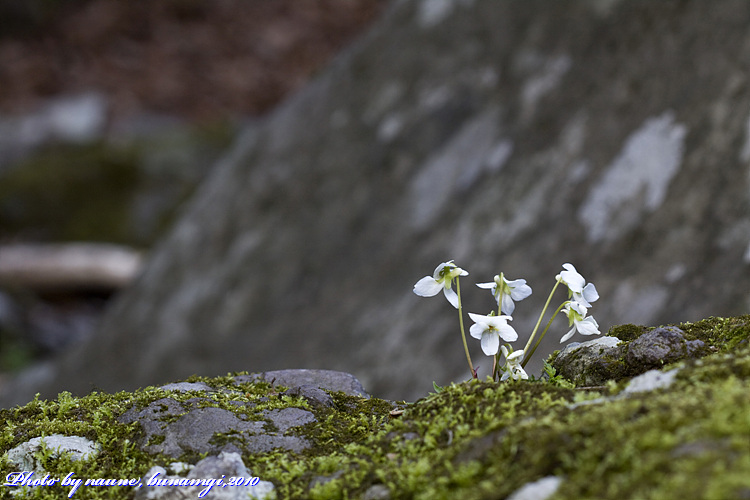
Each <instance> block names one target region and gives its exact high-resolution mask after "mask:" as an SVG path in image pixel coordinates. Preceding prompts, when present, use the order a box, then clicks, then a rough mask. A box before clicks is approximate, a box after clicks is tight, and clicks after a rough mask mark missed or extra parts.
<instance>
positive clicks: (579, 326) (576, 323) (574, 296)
mask: <svg viewBox="0 0 750 500" xmlns="http://www.w3.org/2000/svg"><path fill="white" fill-rule="evenodd" d="M468 275H469V273H468V272H467V271H465V270H463V269H461V268H460V267H458V266H457V265H456V264H454V263H453V261H452V260H450V261H448V262H443V263H441V264H440V265H439V266H437V267H436V268H435V272H434V273H433V275H432V276H425V277H424V278H422V279H421V280H419V281H418V282H417V283H416V284H415V285H414V293H415V294H417V295H419V296H422V297H432V296H434V295H437V294H438V293H440V291H441V290H442V291H443V293H444V294H445V298H446V299H448V302H450V303H451V305H452V306H453V307H455V308H456V309H458V314H459V323H460V326H461V335H462V338H463V343H464V351H465V353H466V359H467V361H468V363H469V368H470V369H471V372H472V376H473V377H474V378H477V374H476V370H475V369H474V365H473V364H472V362H471V356H470V355H469V349H468V346H467V345H466V334H465V332H464V327H463V313H462V309H461V291H460V285H459V277H460V276H468ZM454 281H455V284H456V290H455V291H454V290H453V288H452V286H453V283H454ZM560 283H562V284H564V285H565V286H566V287H567V288H568V300H566V301H564V302H563V303H562V304H560V306H559V307H558V308H557V310H556V311H555V312H554V314H553V315H552V317H551V318H550V319H549V322H548V323H547V326H546V328H545V329H544V330H543V331H542V332H541V334H540V336H539V338H538V339H537V341H536V343H535V344H534V345H533V347H532V342H533V341H534V339H535V337H536V334H537V331H538V330H539V326H540V324H541V321H542V319H543V318H544V315H545V313H546V311H547V307H548V306H549V303H550V301H551V299H552V296H553V295H554V293H555V291H556V290H557V287H558V285H559V284H560ZM477 286H478V287H480V288H483V289H488V290H489V291H490V292H491V293H492V296H493V297H494V298H495V301H496V302H497V305H498V309H497V313H495V311H492V312H490V314H488V315H482V314H475V313H469V318H470V319H471V320H472V321H473V322H474V324H473V325H472V326H471V328H470V329H469V334H470V335H471V336H472V337H473V338H475V339H477V340H479V341H480V344H481V347H482V352H484V354H486V355H487V356H492V357H493V358H494V365H493V368H492V378H493V379H495V380H498V379H499V380H501V381H502V380H507V379H513V380H521V379H528V378H529V376H528V374H527V373H526V371H525V370H524V367H525V366H526V363H528V361H529V359H530V358H531V356H532V355H533V354H534V352H535V351H536V348H537V347H538V346H539V343H540V342H541V340H542V338H544V336H545V334H546V333H547V330H549V327H550V325H551V324H552V320H554V319H555V316H557V314H558V313H560V312H561V311H562V312H563V314H565V315H566V316H567V317H568V323H569V324H568V326H569V327H571V328H570V330H569V331H568V332H567V333H566V334H565V335H563V337H562V338H561V339H560V342H561V343H562V342H565V341H567V340H568V339H570V338H571V337H572V336H573V335H574V334H575V333H576V332H578V333H580V334H582V335H598V334H599V333H601V332H600V331H599V324H598V323H597V322H596V320H595V319H594V317H593V316H589V315H588V310H589V309H590V308H591V303H592V302H595V301H596V300H598V299H599V294H598V292H597V291H596V287H595V286H594V284H593V283H588V284H587V283H586V280H585V279H584V277H583V276H581V275H580V274H579V273H578V271H577V270H576V268H575V267H574V266H573V265H572V264H567V263H566V264H563V271H562V272H560V274H558V275H557V276H556V277H555V285H554V286H553V287H552V291H551V292H550V294H549V297H548V298H547V303H546V304H545V306H544V309H542V313H541V315H540V316H539V321H537V323H536V326H535V327H534V330H533V331H532V332H531V335H530V336H529V339H528V341H527V343H526V346H525V347H524V348H523V349H521V350H517V351H514V350H513V348H512V347H511V346H510V344H509V343H510V342H515V341H516V340H518V333H517V332H516V330H515V329H514V328H513V327H512V326H510V325H509V324H508V322H509V321H512V320H513V317H512V316H511V314H513V311H515V308H516V304H515V303H516V302H518V301H521V300H523V299H525V298H527V297H528V296H530V295H531V287H530V286H529V285H527V284H526V280H523V279H517V280H508V279H506V278H505V275H504V274H503V273H500V274H499V275H497V276H495V278H494V280H493V281H491V282H489V283H478V284H477ZM501 341H502V342H506V344H502V342H501ZM501 354H502V357H503V358H504V359H505V363H504V364H503V365H502V366H500V364H499V360H500V355H501ZM501 372H502V375H501Z"/></svg>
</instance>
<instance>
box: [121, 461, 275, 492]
mask: <svg viewBox="0 0 750 500" xmlns="http://www.w3.org/2000/svg"><path fill="white" fill-rule="evenodd" d="M144 477H145V479H144V486H143V488H139V489H138V490H137V491H136V494H135V499H136V500H177V499H184V498H196V497H197V498H207V499H209V500H211V499H213V500H248V499H257V500H265V499H268V498H274V495H273V491H274V487H273V484H272V483H270V482H268V481H259V482H258V483H257V484H255V485H249V486H233V487H224V488H222V487H221V485H216V484H215V483H211V482H210V480H211V479H214V480H215V479H219V478H225V477H227V478H228V477H235V478H240V477H242V478H245V479H251V478H253V475H252V473H251V472H250V471H248V470H247V467H245V464H244V463H243V462H242V457H241V456H240V455H239V454H237V453H227V452H221V453H219V455H218V456H211V457H206V458H204V459H203V460H201V461H200V462H198V463H197V464H195V466H194V467H191V470H190V472H188V474H187V475H186V476H177V475H172V476H170V475H168V474H167V471H166V470H165V469H164V468H163V467H159V466H154V467H152V468H151V469H149V471H148V473H146V475H145V476H144ZM152 478H156V479H160V480H163V481H165V482H164V483H162V484H163V486H162V485H156V484H154V485H152V486H148V480H150V479H152ZM182 478H188V479H194V480H201V481H204V483H203V484H200V485H195V486H175V485H173V484H174V483H175V482H178V484H179V481H180V480H181V479H182Z"/></svg>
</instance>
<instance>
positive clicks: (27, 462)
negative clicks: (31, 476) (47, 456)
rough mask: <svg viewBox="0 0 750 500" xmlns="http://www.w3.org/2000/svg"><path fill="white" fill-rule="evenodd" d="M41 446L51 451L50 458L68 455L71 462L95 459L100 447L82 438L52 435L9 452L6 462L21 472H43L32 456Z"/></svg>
mask: <svg viewBox="0 0 750 500" xmlns="http://www.w3.org/2000/svg"><path fill="white" fill-rule="evenodd" d="M42 446H45V447H46V448H47V449H49V450H53V452H52V456H61V455H62V454H69V455H70V457H71V458H72V459H73V460H88V459H89V458H93V457H95V456H96V455H97V454H98V453H99V451H100V450H101V445H99V444H98V443H94V442H92V441H89V440H88V439H86V438H84V437H80V436H65V435H62V434H52V435H50V436H44V437H36V438H33V439H30V440H28V441H26V442H25V443H22V444H20V445H18V446H16V447H15V448H13V449H11V450H9V451H8V454H7V458H8V461H9V462H10V463H11V464H13V465H15V466H16V467H18V468H19V469H20V470H21V471H36V472H43V469H42V468H41V465H40V464H39V463H38V460H37V458H36V457H35V456H34V455H35V454H36V453H38V452H39V451H40V450H41V448H42Z"/></svg>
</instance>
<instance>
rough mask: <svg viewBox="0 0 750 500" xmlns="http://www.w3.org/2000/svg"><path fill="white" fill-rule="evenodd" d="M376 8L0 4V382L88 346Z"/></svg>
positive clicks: (325, 1) (181, 2) (360, 4)
mask: <svg viewBox="0 0 750 500" xmlns="http://www.w3.org/2000/svg"><path fill="white" fill-rule="evenodd" d="M384 5H385V1H384V0H361V1H360V0H358V1H356V2H352V1H349V0H273V1H252V2H247V1H244V0H220V1H202V0H186V1H185V0H175V1H172V0H166V1H159V2H149V1H133V2H121V1H113V0H0V383H1V380H2V377H3V376H6V377H7V376H8V375H9V374H11V373H14V372H17V371H18V370H20V369H21V368H24V367H27V366H28V365H29V364H30V363H32V362H33V361H34V360H38V359H46V358H48V357H50V356H54V355H55V354H56V353H59V352H60V351H62V350H63V349H65V348H66V347H69V346H70V345H71V343H74V342H79V341H82V340H84V339H85V338H87V337H89V336H90V335H91V334H92V332H93V330H94V327H95V325H96V322H97V321H98V319H99V317H100V315H101V313H102V311H103V309H104V308H105V307H106V305H107V303H108V302H109V300H110V299H111V298H112V296H113V294H115V293H116V292H117V291H118V290H119V289H120V288H121V287H122V286H125V285H126V284H127V283H128V282H129V281H130V280H131V279H132V278H133V277H134V276H135V274H136V273H137V272H138V271H139V270H140V268H141V266H142V264H143V259H142V256H143V255H144V254H146V253H147V252H148V250H149V249H150V248H151V247H152V245H153V244H154V242H155V241H157V240H158V238H159V237H160V236H162V235H163V234H164V231H165V230H166V229H167V228H168V227H169V226H170V225H171V224H172V222H173V220H174V218H175V215H176V214H177V213H178V211H179V208H180V206H181V205H182V204H183V202H184V201H185V200H187V199H188V198H189V197H190V195H191V194H192V193H193V191H194V190H195V189H196V186H197V185H198V184H199V183H200V182H201V181H202V180H203V179H204V178H205V177H206V175H207V174H208V173H209V172H210V170H211V168H212V166H213V164H214V163H215V162H216V160H217V159H218V158H219V157H220V156H221V155H222V154H223V153H224V151H225V150H226V149H227V148H228V147H229V146H230V144H231V143H232V141H233V139H234V137H235V135H236V134H237V131H238V130H240V129H241V128H242V126H244V125H247V123H248V122H252V121H254V120H257V119H258V118H259V117H262V116H263V115H265V114H267V113H268V112H269V111H270V110H272V109H273V108H274V106H276V105H277V104H278V103H279V102H281V101H282V100H283V99H284V98H285V97H286V96H287V95H289V94H290V93H293V92H294V91H295V90H297V89H299V88H300V87H301V86H302V85H304V84H305V83H306V82H307V81H309V80H310V78H311V77H313V76H314V75H315V73H316V72H317V71H320V69H321V68H323V67H324V66H325V65H326V64H327V63H328V62H329V61H330V59H331V58H332V57H333V56H334V55H335V54H336V53H337V52H338V51H340V50H341V49H342V48H343V47H344V46H346V45H347V44H348V43H350V42H351V41H352V39H353V38H354V37H356V36H357V35H359V34H361V33H362V32H363V31H364V30H366V29H367V27H368V26H369V25H370V23H372V21H373V20H374V19H375V17H376V16H377V15H378V14H379V13H380V12H381V11H382V9H383V7H384ZM73 243H75V244H73ZM81 243H86V245H81ZM60 244H65V245H64V246H61V245H60ZM92 244H95V245H92Z"/></svg>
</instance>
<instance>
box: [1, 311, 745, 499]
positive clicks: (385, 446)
mask: <svg viewBox="0 0 750 500" xmlns="http://www.w3.org/2000/svg"><path fill="white" fill-rule="evenodd" d="M679 326H680V328H682V329H683V330H684V331H685V332H686V336H689V337H690V338H700V339H701V340H703V341H704V342H707V343H709V344H710V345H711V346H714V347H716V350H715V351H714V352H713V353H711V354H708V353H707V354H706V355H705V356H704V357H703V358H701V359H690V360H683V361H681V362H679V363H677V364H676V365H672V366H668V367H665V369H671V368H675V367H679V368H680V371H679V372H678V373H677V376H676V377H675V380H674V382H673V384H672V386H670V387H669V388H667V389H661V390H657V391H653V392H646V393H638V394H632V395H629V396H627V397H622V394H621V391H622V389H623V388H624V387H625V385H626V382H621V383H618V384H614V383H613V384H609V385H607V387H606V388H602V389H601V390H593V391H592V390H579V389H571V388H566V387H559V386H556V385H554V384H550V383H546V382H543V381H531V382H529V381H523V382H515V383H503V384H495V383H492V382H490V381H480V382H477V381H474V382H466V383H462V384H453V385H450V386H447V387H445V388H444V389H443V390H442V391H440V392H439V393H435V394H430V395H429V396H427V397H425V398H424V399H421V400H419V401H417V402H415V403H411V404H406V403H402V404H398V405H394V404H392V403H390V402H387V401H382V400H379V399H377V398H372V399H364V398H357V397H352V396H347V395H344V394H342V393H330V394H331V397H332V400H333V407H332V408H326V407H318V406H316V407H311V405H309V404H308V403H307V402H306V401H305V400H304V399H303V398H297V397H290V396H286V395H283V394H282V393H283V390H284V388H278V387H277V388H274V387H272V386H270V385H269V384H267V383H265V382H259V383H243V384H240V385H237V384H235V383H234V379H233V377H232V376H231V375H228V376H226V377H217V378H205V377H193V378H191V379H190V380H189V381H191V382H203V383H206V384H208V385H209V386H211V387H212V388H214V389H216V390H217V392H213V393H205V392H195V391H190V392H188V393H179V392H170V393H169V397H172V398H174V399H177V400H179V401H185V400H187V399H190V398H195V397H202V398H208V400H207V401H204V402H203V403H202V404H203V405H206V404H208V405H216V406H217V407H220V408H225V409H228V410H232V411H240V412H242V413H245V414H247V413H248V407H247V406H246V405H243V406H241V407H238V405H236V404H232V403H231V402H232V401H237V400H242V401H253V402H256V403H257V406H256V407H255V408H253V409H252V411H253V412H255V411H256V410H257V411H261V410H263V409H271V408H281V407H289V406H294V407H299V408H305V409H306V410H308V411H311V412H313V413H314V414H315V417H316V419H317V423H312V424H307V425H306V426H303V427H300V428H292V429H290V430H289V431H287V434H289V435H302V436H305V437H306V439H308V440H309V441H310V443H311V447H310V448H309V449H307V450H305V451H303V452H301V453H293V452H288V451H283V450H275V451H272V452H269V453H262V454H256V455H249V456H243V460H244V462H245V464H246V465H247V466H248V468H249V469H250V470H251V471H252V472H253V474H254V475H257V476H259V477H260V478H261V479H263V480H267V481H272V482H273V483H274V484H275V485H276V488H277V497H278V498H280V499H281V498H305V499H313V500H315V499H345V498H358V497H361V496H362V495H363V494H364V493H365V492H366V491H367V490H368V489H369V488H371V487H372V486H373V485H378V484H379V485H383V486H384V487H386V488H387V489H388V490H389V491H390V492H391V498H393V499H401V498H403V499H407V498H408V499H412V498H414V499H443V498H445V499H449V498H451V499H452V498H462V499H496V498H505V497H507V496H508V495H509V494H510V493H512V492H513V491H515V490H516V489H518V488H520V487H521V486H523V485H524V484H526V483H528V482H530V481H535V480H538V479H540V478H542V477H545V476H549V475H555V476H558V477H561V478H562V479H563V482H562V484H561V486H560V489H559V490H558V492H557V494H556V496H555V499H557V500H565V499H617V500H621V499H627V498H637V499H660V498H680V497H683V498H708V499H712V498H713V499H725V498H741V497H742V496H743V495H745V496H747V495H748V494H750V398H749V397H748V394H750V344H748V342H747V338H748V317H747V316H744V317H738V318H710V319H708V320H705V321H702V322H697V323H693V324H683V325H679ZM628 328H630V329H631V330H632V328H631V327H628ZM727 345H732V346H733V347H732V348H731V349H729V348H727V347H726V346H727ZM220 389H232V390H239V391H240V392H236V393H227V392H221V391H220ZM165 395H166V393H165V392H164V391H161V390H158V389H155V388H147V389H144V390H141V391H136V392H134V393H117V394H112V395H107V394H101V393H94V394H91V395H89V396H86V397H82V398H74V397H72V396H70V395H69V394H66V393H63V394H61V395H60V396H59V397H58V399H57V400H55V401H40V400H36V399H35V400H34V401H32V402H31V403H29V404H27V405H26V406H24V407H18V408H13V409H8V410H2V411H0V417H2V418H3V421H4V422H5V424H4V427H3V428H2V432H0V450H1V451H7V450H8V449H10V448H11V447H13V446H16V445H18V444H20V443H22V442H24V441H27V440H28V439H30V438H32V437H36V436H40V435H48V434H52V433H62V434H68V435H80V436H84V437H87V438H89V439H91V440H95V441H97V442H99V443H101V444H102V446H103V451H102V453H101V454H100V456H99V457H97V458H96V459H92V460H90V461H87V462H82V463H81V462H76V463H74V462H70V461H69V460H67V459H64V458H63V459H55V460H53V459H50V460H48V462H47V464H46V465H47V467H48V468H49V470H50V471H51V472H57V473H63V472H65V473H67V472H70V471H75V472H76V475H77V476H78V477H138V476H142V475H143V474H144V473H145V472H146V471H147V470H148V469H149V468H150V467H151V466H152V465H154V464H161V465H165V464H168V463H170V462H171V461H173V459H171V458H167V457H159V456H148V455H146V454H144V453H142V452H140V451H138V449H137V448H136V447H135V446H134V444H133V443H135V442H136V441H137V439H138V437H139V429H138V424H137V423H135V424H131V425H123V424H119V423H118V422H117V420H116V418H117V416H118V415H120V414H121V413H122V412H124V411H126V410H127V409H128V408H130V407H132V406H133V405H136V406H138V407H144V406H146V405H148V404H149V403H150V402H151V401H154V400H157V399H159V398H161V397H164V396H165ZM616 396H620V397H616ZM576 403H579V404H576ZM580 403H584V404H580ZM394 408H395V409H397V410H398V409H401V410H403V412H402V413H399V412H398V411H396V412H393V413H392V410H394ZM230 437H231V436H230ZM221 438H222V436H217V439H221ZM8 467H9V465H8V463H7V460H6V459H5V458H2V459H0V474H2V475H3V476H4V475H5V474H7V473H8V472H9V469H8ZM112 492H113V490H111V489H106V490H104V489H97V488H91V489H89V490H87V491H86V492H84V491H83V489H81V490H79V494H77V495H76V498H105V497H106V498H112V496H111V495H112ZM34 493H35V494H37V495H38V496H37V497H33V498H59V490H57V489H55V488H47V489H45V488H38V489H37V490H36V491H35V492H34ZM55 494H57V496H54V495H55ZM103 494H104V495H103ZM118 494H120V495H122V496H121V498H130V497H131V496H132V494H133V492H132V491H130V490H127V489H122V490H121V493H118ZM44 495H52V496H44ZM102 495H103V496H102Z"/></svg>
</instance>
